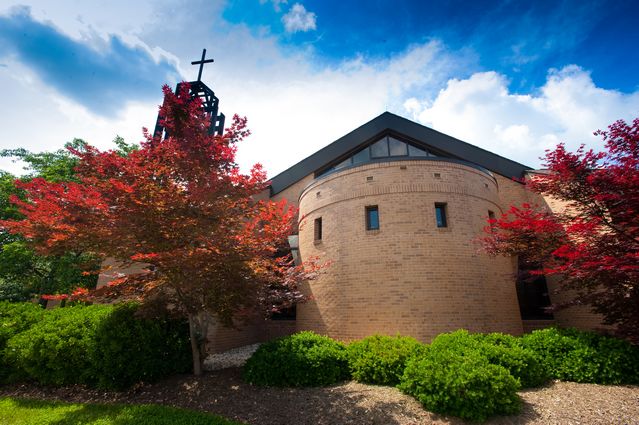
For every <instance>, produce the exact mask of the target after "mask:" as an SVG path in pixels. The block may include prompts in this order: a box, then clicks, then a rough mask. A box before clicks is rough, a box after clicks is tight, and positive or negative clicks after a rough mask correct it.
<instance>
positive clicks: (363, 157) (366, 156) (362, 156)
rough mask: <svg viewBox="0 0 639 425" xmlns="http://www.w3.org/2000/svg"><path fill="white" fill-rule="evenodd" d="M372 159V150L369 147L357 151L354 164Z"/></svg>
mask: <svg viewBox="0 0 639 425" xmlns="http://www.w3.org/2000/svg"><path fill="white" fill-rule="evenodd" d="M370 160H371V152H370V150H369V149H368V148H366V149H364V150H361V151H359V152H357V153H356V154H355V155H353V164H359V163H361V162H368V161H370Z"/></svg>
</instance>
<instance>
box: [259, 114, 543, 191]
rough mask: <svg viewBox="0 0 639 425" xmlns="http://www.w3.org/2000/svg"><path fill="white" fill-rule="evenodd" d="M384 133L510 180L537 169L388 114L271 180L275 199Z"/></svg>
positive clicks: (371, 121)
mask: <svg viewBox="0 0 639 425" xmlns="http://www.w3.org/2000/svg"><path fill="white" fill-rule="evenodd" d="M383 134H395V135H398V136H400V137H401V138H403V139H407V140H408V141H410V142H411V143H413V144H415V145H416V146H422V147H424V148H429V147H430V148H434V149H435V150H436V151H440V152H442V153H444V154H446V155H450V156H451V157H453V158H457V159H461V160H464V161H468V162H471V163H474V164H477V165H479V166H481V167H483V168H486V169H488V170H490V171H493V172H495V173H497V174H501V175H502V176H504V177H507V178H513V177H514V178H517V179H520V178H521V177H523V175H524V173H525V172H526V171H530V170H533V167H529V166H527V165H523V164H520V163H518V162H515V161H512V160H510V159H508V158H504V157H503V156H499V155H497V154H494V153H492V152H489V151H487V150H485V149H482V148H479V147H477V146H474V145H471V144H470V143H466V142H463V141H461V140H459V139H456V138H454V137H451V136H448V135H447V134H444V133H440V132H439V131H436V130H433V129H432V128H428V127H426V126H423V125H421V124H418V123H416V122H414V121H411V120H409V119H406V118H403V117H400V116H398V115H395V114H392V113H390V112H384V113H383V114H381V115H379V116H378V117H376V118H373V119H372V120H370V121H369V122H367V123H366V124H364V125H362V126H361V127H358V128H356V129H355V130H353V131H351V132H350V133H348V134H347V135H345V136H343V137H340V138H339V139H337V140H336V141H334V142H333V143H331V144H330V145H328V146H326V147H324V148H322V149H320V150H319V151H317V152H315V153H314V154H312V155H311V156H309V157H307V158H305V159H303V160H301V161H300V162H298V163H297V164H295V165H293V166H292V167H290V168H288V169H286V170H284V171H282V172H281V173H279V174H278V175H277V176H275V177H273V178H272V179H271V196H273V195H275V194H277V193H279V192H281V191H283V190H284V189H286V188H287V187H289V186H291V185H292V184H294V183H296V182H298V181H300V180H301V179H303V178H304V177H306V176H307V175H309V174H311V173H315V172H317V171H318V170H321V169H322V168H325V167H326V165H328V164H330V163H332V162H335V161H336V160H338V159H341V158H343V157H347V156H348V155H349V154H350V153H353V152H354V151H355V150H356V149H357V148H358V147H360V146H363V145H365V144H367V143H370V142H372V141H374V140H376V139H377V137H380V136H381V135H383Z"/></svg>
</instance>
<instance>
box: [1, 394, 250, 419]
mask: <svg viewBox="0 0 639 425" xmlns="http://www.w3.org/2000/svg"><path fill="white" fill-rule="evenodd" d="M0 424H3V425H18V424H19V425H54V424H55V425H79V424H92V425H165V424H166V425H182V424H183V425H187V424H188V425H200V424H202V425H205V424H206V425H242V424H241V423H240V422H235V421H230V420H227V419H224V418H221V417H219V416H214V415H209V414H206V413H200V412H193V411H190V410H185V409H176V408H173V407H165V406H154V405H137V406H129V405H123V404H75V403H74V404H71V403H61V402H51V401H40V400H26V399H20V398H5V397H3V398H0Z"/></svg>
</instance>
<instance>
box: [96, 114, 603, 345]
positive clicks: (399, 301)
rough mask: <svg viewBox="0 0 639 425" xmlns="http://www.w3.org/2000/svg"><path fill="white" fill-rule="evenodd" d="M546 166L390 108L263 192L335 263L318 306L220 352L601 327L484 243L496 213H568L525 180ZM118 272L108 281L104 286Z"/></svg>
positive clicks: (315, 289)
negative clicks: (288, 210) (293, 209)
mask: <svg viewBox="0 0 639 425" xmlns="http://www.w3.org/2000/svg"><path fill="white" fill-rule="evenodd" d="M535 173H536V171H535V170H533V169H532V168H531V167H528V166H526V165H523V164H520V163H517V162H515V161H511V160H509V159H507V158H504V157H501V156H499V155H496V154H494V153H491V152H488V151H486V150H484V149H481V148H478V147H476V146H473V145H471V144H468V143H465V142H463V141H461V140H458V139H455V138H453V137H451V136H448V135H445V134H443V133H440V132H437V131H435V130H432V129H430V128H428V127H425V126H422V125H420V124H417V123H415V122H413V121H410V120H407V119H405V118H402V117H399V116H397V115H394V114H391V113H388V112H386V113H384V114H382V115H380V116H378V117H377V118H374V119H373V120H372V121H369V122H368V123H366V124H364V125H362V126H361V127H359V128H357V129H355V130H353V131H352V132H350V133H349V134H347V135H345V136H343V137H342V138H340V139H338V140H336V141H335V142H333V143H331V144H329V145H328V146H326V147H325V148H323V149H321V150H320V151H318V152H316V153H314V154H313V155H311V156H309V157H308V158H306V159H304V160H302V161H301V162H299V163H297V164H295V165H293V166H292V167H290V168H289V169H287V170H285V171H283V172H282V173H280V174H278V175H277V176H275V177H273V178H272V179H271V186H270V188H269V189H268V191H266V192H265V193H263V194H262V196H263V198H265V199H267V198H270V199H272V200H275V201H278V200H281V199H282V198H285V199H286V200H287V201H288V202H289V203H291V204H293V205H296V206H297V207H298V208H299V214H300V217H303V222H302V223H300V230H299V234H298V235H293V236H292V237H291V238H289V240H290V242H291V247H292V251H293V254H294V256H296V257H297V258H298V259H301V260H304V259H305V258H307V257H309V256H317V257H319V258H320V259H321V260H330V261H332V264H331V266H330V267H328V268H327V269H326V270H325V272H324V273H323V274H321V276H320V277H319V278H318V279H317V280H315V281H312V282H310V283H308V284H306V285H304V287H303V288H302V289H303V292H305V293H306V294H307V295H309V296H310V299H309V301H307V302H305V303H303V304H300V305H298V306H297V307H296V308H295V309H292V310H291V311H288V312H285V313H283V314H278V315H277V316H276V317H275V316H274V317H273V318H272V319H271V320H266V321H264V320H256V321H255V322H254V323H251V324H249V325H244V326H241V327H240V328H239V329H225V328H218V329H217V332H216V334H215V335H210V338H211V339H214V341H213V342H214V344H213V346H214V347H215V348H216V350H217V351H224V350H227V349H230V348H234V347H238V346H242V345H246V344H251V343H254V342H259V341H264V340H268V339H271V338H273V337H276V336H280V335H285V334H290V333H293V332H296V331H301V330H312V331H315V332H317V333H320V334H324V335H328V336H330V337H333V338H336V339H339V340H344V341H348V340H353V339H357V338H362V337H365V336H368V335H372V334H387V335H395V334H401V335H409V336H413V337H415V338H417V339H419V340H421V341H423V342H428V341H430V340H431V339H433V338H434V337H435V336H436V335H438V334H439V333H442V332H449V331H454V330H457V329H460V328H463V329H468V330H469V331H471V332H504V333H509V334H514V335H518V334H521V333H523V332H526V331H530V330H532V329H536V328H540V327H546V326H551V325H559V326H564V327H567V326H574V327H578V328H582V329H593V328H596V327H598V326H599V325H600V322H601V318H600V317H599V316H597V315H595V314H593V313H591V312H590V310H589V309H588V308H587V307H572V308H569V309H566V310H562V311H559V312H556V313H554V314H551V313H548V312H547V311H546V310H545V307H547V306H548V305H550V303H551V302H557V301H561V299H559V297H562V296H566V295H559V294H555V293H554V291H553V289H554V288H555V287H556V285H557V283H558V282H556V281H552V280H549V281H548V282H546V281H545V279H543V278H541V279H539V280H538V281H537V282H532V283H531V282H523V281H518V280H517V274H518V273H517V272H518V264H517V259H516V258H505V257H490V256H488V255H487V254H485V253H482V252H481V250H480V249H479V246H478V245H477V244H476V243H475V242H474V241H475V239H476V238H477V237H478V236H481V235H482V232H483V228H484V227H485V226H486V224H487V222H486V220H487V218H488V217H491V216H499V215H500V214H501V213H503V212H505V211H506V210H508V209H509V208H510V206H511V205H521V204H522V203H524V202H528V203H531V204H538V205H546V206H547V207H549V208H551V209H554V208H561V207H562V206H561V205H560V204H558V203H557V202H554V201H553V200H549V199H543V198H541V197H539V196H538V195H536V194H534V193H531V192H529V191H527V190H526V189H525V187H524V185H523V184H521V183H519V182H518V181H516V180H515V179H522V178H527V177H530V176H531V175H534V174H535ZM111 278H112V277H111V276H107V275H104V276H101V281H102V282H104V281H107V280H110V279H111Z"/></svg>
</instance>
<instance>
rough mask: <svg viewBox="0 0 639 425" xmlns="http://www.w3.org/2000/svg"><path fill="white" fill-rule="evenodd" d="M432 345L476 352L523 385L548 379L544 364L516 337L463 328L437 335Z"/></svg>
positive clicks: (538, 383) (536, 383) (527, 386)
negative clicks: (472, 331)
mask: <svg viewBox="0 0 639 425" xmlns="http://www.w3.org/2000/svg"><path fill="white" fill-rule="evenodd" d="M432 346H433V347H437V348H440V349H447V350H450V351H453V352H465V351H468V350H474V351H477V352H478V353H479V354H480V355H481V356H483V357H485V358H486V359H487V360H488V362H489V363H491V364H494V365H497V366H503V367H504V368H506V370H508V372H510V374H511V375H512V376H513V377H514V378H516V379H517V380H519V382H520V384H521V386H522V388H529V387H537V386H540V385H543V384H544V383H545V382H546V381H548V379H549V372H548V369H547V368H546V366H545V365H544V363H543V362H542V361H540V359H539V358H538V357H537V356H536V355H535V353H534V352H532V351H531V350H527V349H525V348H523V347H522V346H521V343H520V342H519V341H518V339H517V338H515V337H513V336H510V335H505V334H501V333H492V334H487V335H486V334H470V333H468V331H465V330H458V331H455V332H451V333H445V334H440V335H438V336H437V338H435V339H434V340H433V342H432Z"/></svg>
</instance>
